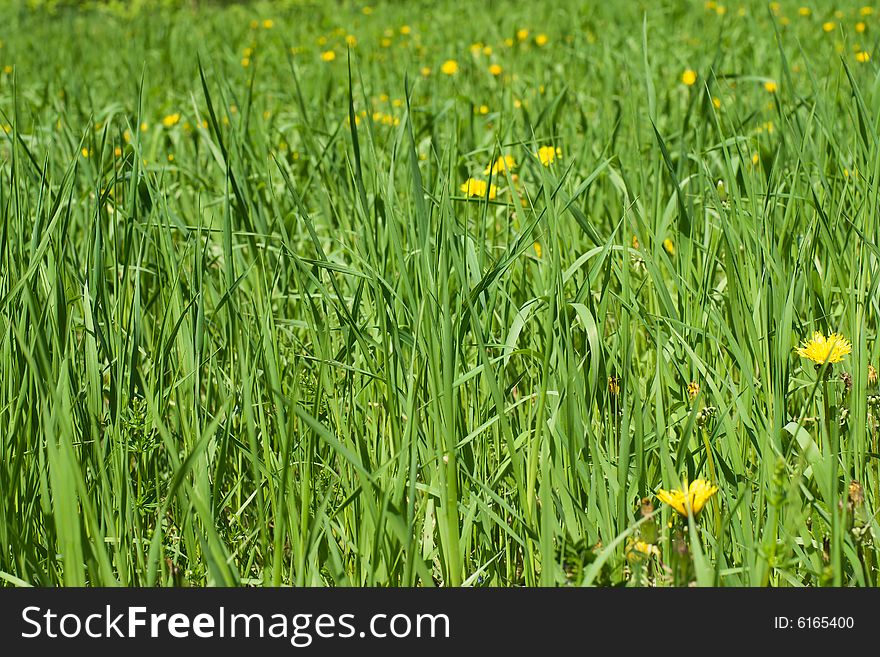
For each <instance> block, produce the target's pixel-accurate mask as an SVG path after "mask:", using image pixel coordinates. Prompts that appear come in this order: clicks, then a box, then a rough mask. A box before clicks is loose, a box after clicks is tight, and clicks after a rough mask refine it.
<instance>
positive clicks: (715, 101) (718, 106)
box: [712, 96, 721, 109]
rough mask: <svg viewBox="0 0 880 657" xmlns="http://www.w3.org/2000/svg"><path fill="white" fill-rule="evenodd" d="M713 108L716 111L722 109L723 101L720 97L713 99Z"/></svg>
mask: <svg viewBox="0 0 880 657" xmlns="http://www.w3.org/2000/svg"><path fill="white" fill-rule="evenodd" d="M712 107H714V108H715V109H721V99H720V98H719V97H718V96H713V97H712Z"/></svg>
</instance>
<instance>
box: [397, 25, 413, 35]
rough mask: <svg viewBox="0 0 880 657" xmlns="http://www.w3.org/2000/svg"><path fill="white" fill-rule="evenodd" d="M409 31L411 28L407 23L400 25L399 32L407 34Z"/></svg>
mask: <svg viewBox="0 0 880 657" xmlns="http://www.w3.org/2000/svg"><path fill="white" fill-rule="evenodd" d="M410 32H412V28H411V27H410V26H409V25H401V26H400V33H401V34H403V35H407V34H409V33H410Z"/></svg>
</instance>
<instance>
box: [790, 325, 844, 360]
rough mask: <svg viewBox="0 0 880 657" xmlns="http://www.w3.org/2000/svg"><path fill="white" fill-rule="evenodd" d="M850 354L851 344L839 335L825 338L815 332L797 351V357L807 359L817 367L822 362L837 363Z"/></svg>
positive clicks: (834, 334)
mask: <svg viewBox="0 0 880 657" xmlns="http://www.w3.org/2000/svg"><path fill="white" fill-rule="evenodd" d="M851 352H852V344H851V343H850V341H849V340H847V339H846V338H845V337H843V336H842V335H840V334H839V333H832V334H831V335H829V336H828V337H827V338H826V337H825V336H824V335H822V333H821V332H819V331H815V332H814V333H813V337H812V338H811V339H810V340H804V342H803V344H802V345H801V346H800V347H799V348H798V349H797V353H798V355H799V356H801V357H803V358H808V359H810V360H811V361H813V362H814V363H816V364H817V365H821V364H822V363H824V362H826V361H827V362H829V363H839V362H840V361H842V360H843V357H844V356H846V355H847V354H849V353H851Z"/></svg>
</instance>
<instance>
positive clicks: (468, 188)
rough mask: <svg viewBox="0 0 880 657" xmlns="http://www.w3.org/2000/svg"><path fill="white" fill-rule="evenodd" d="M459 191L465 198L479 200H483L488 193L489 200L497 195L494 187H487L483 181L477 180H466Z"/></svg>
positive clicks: (496, 189)
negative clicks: (476, 198) (472, 197)
mask: <svg viewBox="0 0 880 657" xmlns="http://www.w3.org/2000/svg"><path fill="white" fill-rule="evenodd" d="M459 189H460V190H461V191H462V192H463V193H464V194H465V195H466V196H477V197H479V198H485V197H486V192H487V191H488V192H489V198H490V199H494V198H495V196H496V194H497V193H498V188H497V187H495V185H489V184H488V183H487V182H486V181H485V180H477V179H476V178H468V179H467V180H466V181H465V182H464V183H462V185H461V186H460V187H459Z"/></svg>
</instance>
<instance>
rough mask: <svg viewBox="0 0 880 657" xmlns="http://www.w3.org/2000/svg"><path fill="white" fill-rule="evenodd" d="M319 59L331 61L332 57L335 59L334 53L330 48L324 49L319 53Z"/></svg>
mask: <svg viewBox="0 0 880 657" xmlns="http://www.w3.org/2000/svg"><path fill="white" fill-rule="evenodd" d="M321 59H322V60H323V61H325V62H332V61H333V60H334V59H336V53H335V52H333V51H332V50H325V51H324V52H322V53H321Z"/></svg>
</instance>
